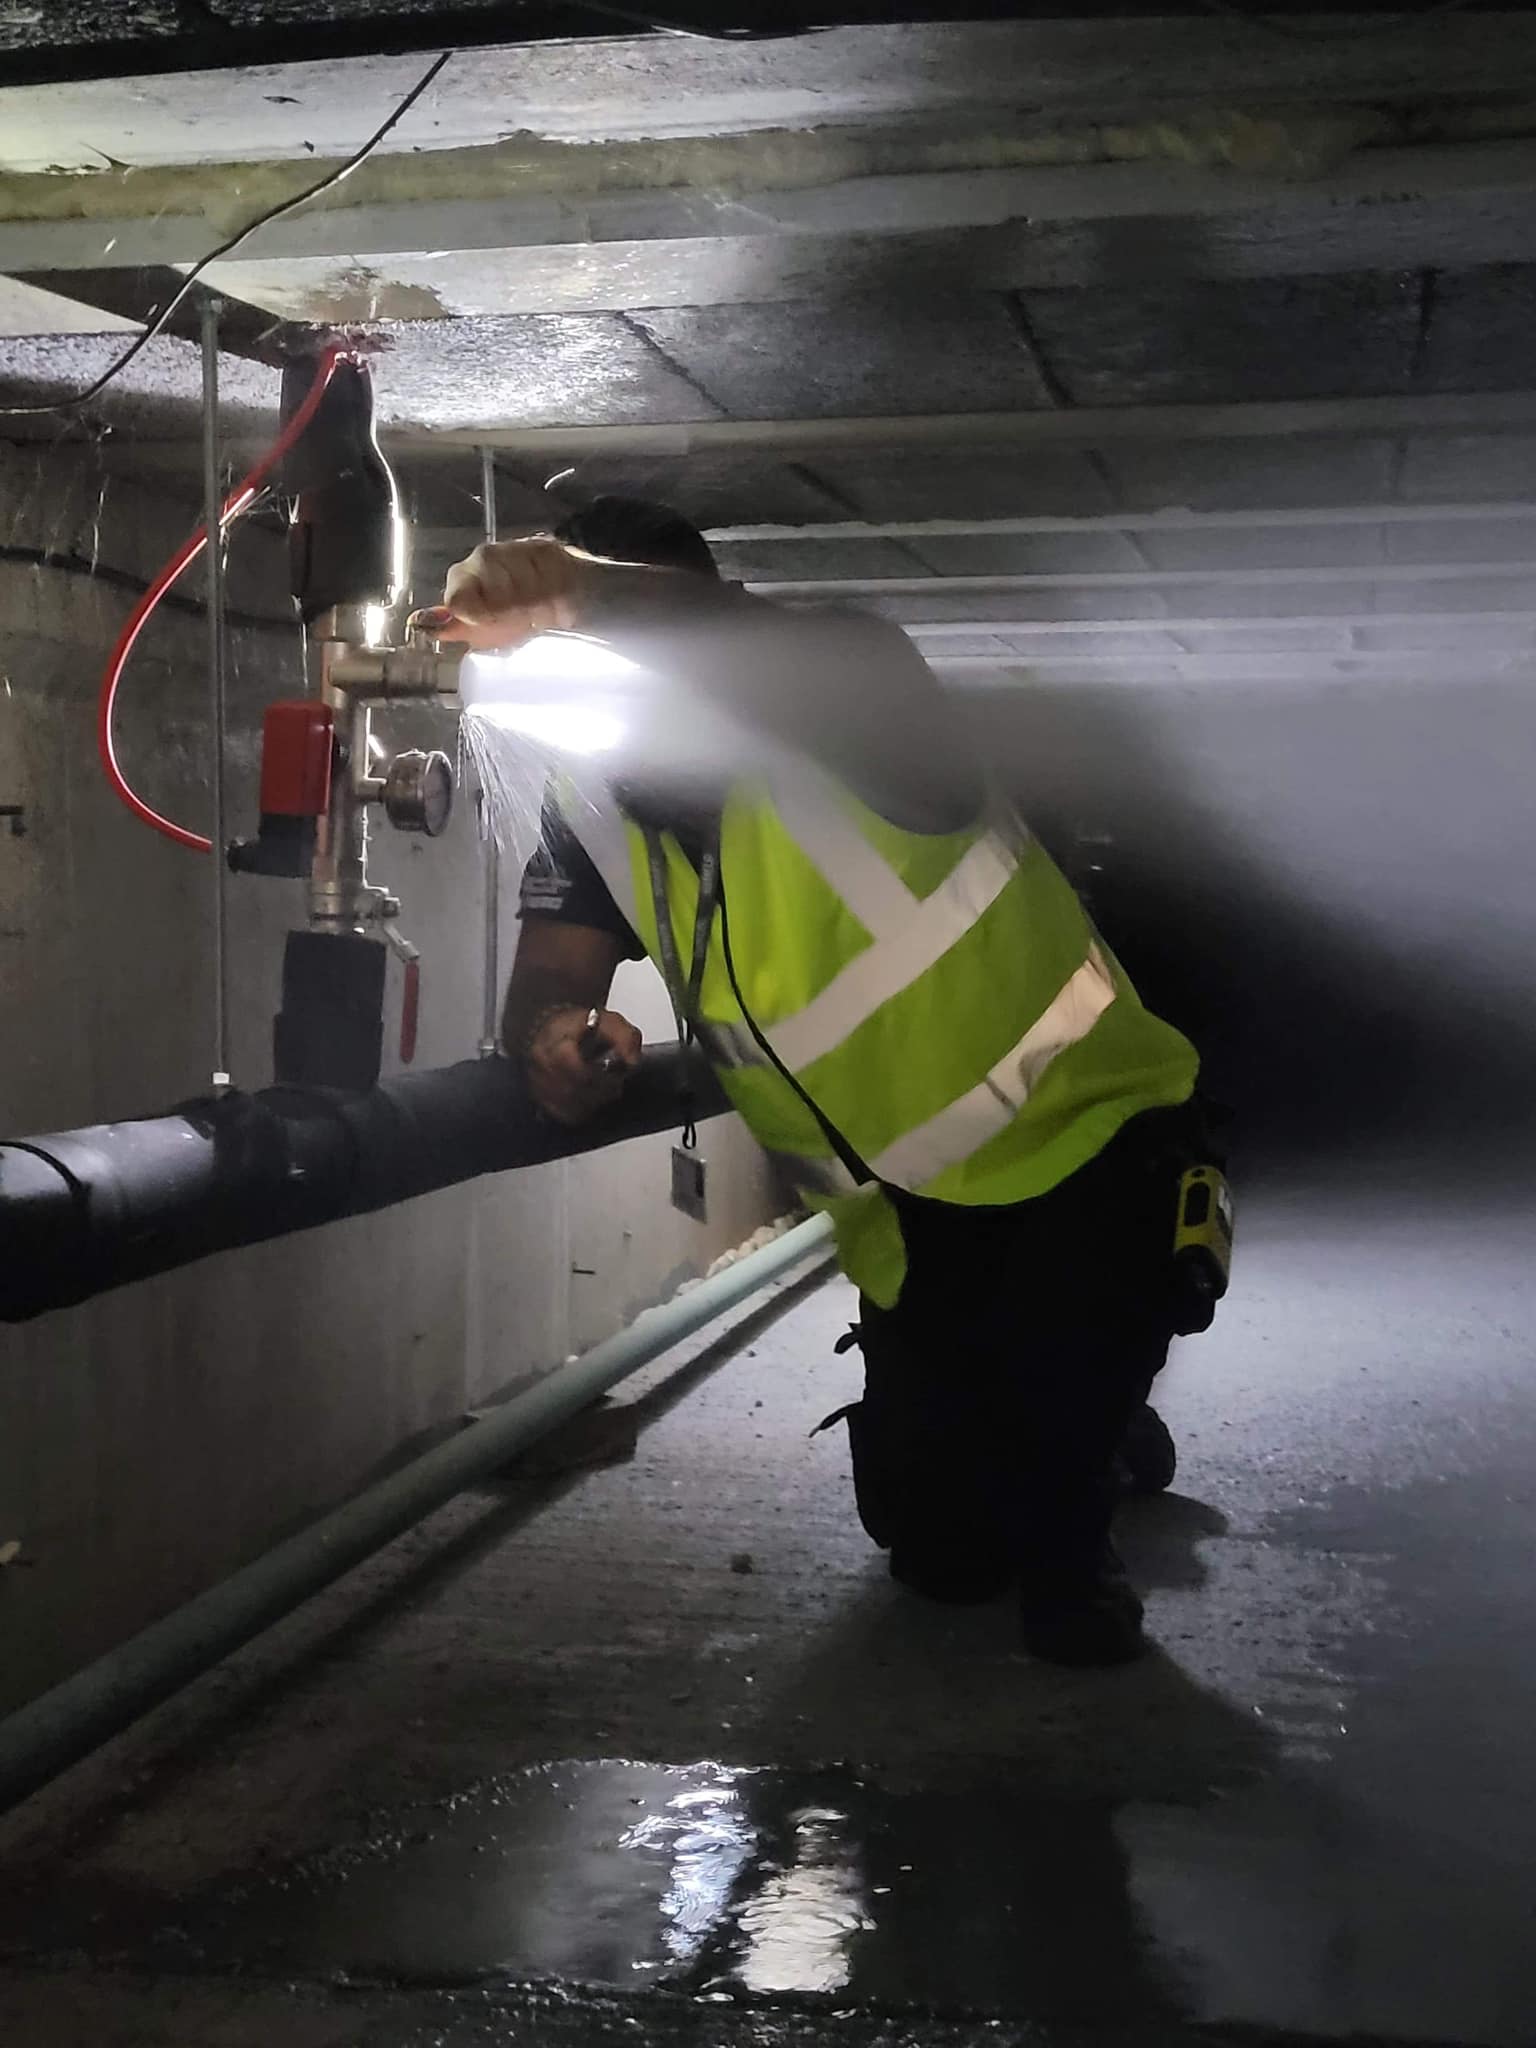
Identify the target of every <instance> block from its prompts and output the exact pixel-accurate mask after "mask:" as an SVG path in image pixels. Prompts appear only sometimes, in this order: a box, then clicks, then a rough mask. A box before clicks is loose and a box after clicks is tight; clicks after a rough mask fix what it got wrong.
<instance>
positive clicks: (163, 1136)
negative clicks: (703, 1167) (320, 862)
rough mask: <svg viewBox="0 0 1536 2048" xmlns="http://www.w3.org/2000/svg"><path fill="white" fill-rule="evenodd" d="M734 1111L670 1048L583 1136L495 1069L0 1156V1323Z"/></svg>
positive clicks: (41, 1142) (272, 1100)
mask: <svg viewBox="0 0 1536 2048" xmlns="http://www.w3.org/2000/svg"><path fill="white" fill-rule="evenodd" d="M728 1106H729V1105H728V1104H727V1101H726V1098H725V1096H724V1093H723V1092H722V1090H721V1088H720V1084H719V1082H718V1081H717V1080H716V1079H715V1077H714V1075H713V1074H712V1073H711V1071H710V1069H709V1067H708V1066H707V1064H706V1063H705V1062H704V1060H703V1059H702V1058H701V1057H700V1056H699V1054H698V1053H696V1052H692V1053H687V1054H685V1053H684V1052H683V1050H682V1049H681V1048H680V1047H679V1046H676V1045H669V1046H660V1047H652V1048H651V1049H650V1050H648V1051H647V1052H646V1053H645V1054H644V1056H643V1059H642V1062H641V1066H640V1070H639V1072H638V1073H636V1074H635V1075H634V1076H633V1077H632V1078H631V1079H630V1081H629V1084H628V1086H627V1088H626V1090H625V1093H624V1097H623V1100H622V1102H620V1103H619V1104H618V1105H617V1106H616V1107H615V1108H614V1109H612V1110H611V1111H608V1112H606V1113H605V1114H604V1115H602V1116H599V1117H597V1118H594V1119H593V1121H592V1122H591V1123H590V1124H586V1125H583V1126H582V1127H581V1128H580V1129H571V1128H569V1127H568V1126H566V1125H563V1124H557V1123H554V1122H552V1121H550V1120H549V1119H548V1118H547V1117H545V1116H543V1115H542V1114H541V1113H540V1112H539V1110H538V1109H537V1108H536V1107H535V1106H534V1104H533V1102H532V1100H531V1098H530V1097H529V1094H528V1090H527V1086H526V1083H525V1081H524V1079H523V1074H522V1070H521V1068H520V1067H519V1066H517V1065H516V1064H515V1063H514V1062H512V1061H511V1060H508V1059H505V1058H495V1059H473V1060H462V1061H460V1062H459V1064H458V1065H457V1066H452V1067H439V1068H437V1069H435V1070H434V1071H432V1072H428V1073H422V1074H406V1075H401V1076H399V1077H397V1078H394V1079H391V1080H388V1081H383V1082H380V1084H379V1085H378V1086H377V1087H376V1088H372V1089H370V1090H369V1091H368V1092H367V1093H366V1094H362V1095H343V1094H339V1093H335V1092H332V1091H329V1090H325V1089H318V1088H303V1089H300V1088H267V1089H264V1090H262V1091H261V1093H259V1094H256V1095H245V1094H241V1093H239V1092H238V1091H235V1092H231V1093H228V1094H225V1095H221V1096H218V1097H213V1096H210V1097H206V1098H203V1099H200V1100H198V1101H194V1102H188V1103H184V1104H183V1105H182V1106H181V1107H180V1108H179V1109H175V1110H172V1111H170V1112H168V1113H167V1114H166V1115H164V1116H155V1117H145V1118H141V1119H138V1120H136V1121H134V1122H131V1123H116V1124H88V1125H86V1126H84V1127H83V1128H82V1129H80V1130H77V1131H59V1132H55V1133H52V1134H51V1135H48V1136H45V1137H36V1138H27V1139H23V1140H16V1141H0V1321H5V1322H9V1323H18V1322H25V1321H27V1320H28V1319H29V1318H31V1317H32V1316H38V1315H43V1314H45V1313H46V1312H47V1311H48V1310H50V1309H57V1308H68V1307H70V1306H72V1305H73V1304H74V1303H76V1302H82V1301H88V1300H90V1298H91V1297H92V1296H93V1295H97V1294H104V1293H106V1292H107V1291H108V1290H109V1289H111V1288H114V1287H122V1286H125V1285H126V1284H127V1283H128V1282H130V1281H133V1280H143V1279H146V1278H148V1276H149V1275H150V1274H152V1273H166V1272H169V1271H171V1270H172V1269H173V1268H174V1267H177V1266H186V1265H190V1264H191V1263H192V1262H193V1261H194V1260H195V1259H202V1258H206V1257H207V1256H208V1255H209V1253H210V1252H219V1251H230V1250H233V1249H234V1248H235V1247H236V1246H239V1245H246V1244H260V1243H263V1242H264V1241H265V1240H266V1239H268V1238H273V1237H285V1236H287V1235H289V1234H290V1233H291V1232H293V1231H296V1230H312V1229H314V1228H315V1226H316V1225H317V1224H321V1223H331V1222H334V1221H336V1220H337V1219H338V1218H340V1217H343V1216H364V1215H368V1214H370V1213H371V1212H372V1211H373V1210H375V1209H387V1208H390V1207H392V1206H393V1205H394V1204H395V1203H397V1202H407V1201H410V1200H411V1199H412V1198H413V1197H414V1196H416V1195H425V1194H431V1193H432V1192H433V1191H434V1190H436V1189H438V1188H446V1187H452V1186H454V1185H456V1184H457V1183H458V1182H460V1181H467V1180H475V1179H477V1178H479V1176H480V1175H482V1174H487V1173H504V1172H506V1171H507V1170H508V1169H509V1168H512V1167H518V1166H538V1165H541V1164H543V1163H544V1162H545V1161H546V1160H551V1159H565V1158H570V1157H572V1156H573V1155H575V1154H576V1153H580V1152H590V1151H593V1150H595V1149H597V1148H598V1147H600V1146H604V1145H612V1144H616V1143H618V1142H619V1141H620V1140H622V1139H625V1138H636V1137H641V1136H644V1135H646V1134H647V1133H649V1132H653V1131H661V1130H666V1129H669V1128H674V1127H675V1128H680V1127H681V1126H682V1124H684V1123H685V1122H687V1121H689V1120H690V1119H692V1120H695V1121H697V1120H698V1119H700V1118H702V1117H707V1116H715V1115H718V1114H719V1113H720V1112H721V1111H723V1110H724V1109H726V1108H727V1107H728Z"/></svg>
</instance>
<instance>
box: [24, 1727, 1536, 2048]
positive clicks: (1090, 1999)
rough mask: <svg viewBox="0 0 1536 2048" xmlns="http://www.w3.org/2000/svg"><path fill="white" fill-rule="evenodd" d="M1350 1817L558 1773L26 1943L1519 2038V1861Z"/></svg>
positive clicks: (1525, 1968) (1263, 1802)
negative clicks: (1401, 1834) (1350, 1821)
mask: <svg viewBox="0 0 1536 2048" xmlns="http://www.w3.org/2000/svg"><path fill="white" fill-rule="evenodd" d="M1337 1822H1338V1815H1337V1813H1336V1811H1335V1810H1334V1809H1333V1808H1332V1806H1331V1804H1330V1802H1329V1801H1328V1799H1327V1797H1326V1794H1325V1792H1324V1790H1323V1788H1322V1787H1321V1786H1320V1785H1319V1784H1317V1783H1315V1782H1312V1783H1309V1782H1308V1780H1307V1779H1305V1778H1298V1779H1293V1780H1291V1781H1289V1782H1283V1781H1274V1780H1271V1781H1268V1782H1263V1781H1259V1780H1255V1781H1254V1782H1253V1783H1252V1784H1250V1785H1249V1786H1247V1787H1236V1788H1232V1789H1230V1790H1229V1791H1228V1792H1226V1793H1225V1794H1224V1795H1217V1794H1216V1793H1215V1792H1214V1791H1213V1792H1212V1794H1211V1795H1210V1796H1209V1797H1208V1798H1207V1799H1206V1800H1205V1801H1204V1802H1202V1803H1201V1804H1198V1805H1193V1806H1176V1805H1165V1804H1155V1803H1152V1802H1128V1803H1121V1804H1114V1803H1111V1802H1107V1801H1106V1802H1094V1801H1087V1800H1083V1799H1061V1798H1055V1799H1053V1798H1048V1797H1047V1798H1042V1797H1041V1796H1040V1794H1039V1793H1038V1792H1037V1791H1032V1790H1031V1789H1030V1788H1029V1787H1027V1786H1025V1785H1021V1784H1017V1783H1015V1784H1012V1785H1009V1784H1005V1783H1000V1782H996V1781H995V1780H994V1781H992V1782H988V1783H986V1784H984V1785H980V1786H975V1785H973V1786H971V1787H970V1788H969V1789H967V1788H965V1787H958V1788H957V1787H955V1786H950V1787H948V1788H946V1789H940V1788H937V1787H907V1788H900V1787H897V1786H895V1785H885V1784H881V1783H876V1782H873V1781H872V1780H871V1779H869V1778H865V1777H861V1776H859V1775H857V1774H855V1773H854V1772H852V1771H851V1770H846V1769H838V1770H827V1771H821V1772H813V1773H787V1772H780V1771H768V1770H746V1769H738V1768H732V1767H726V1766H722V1765H718V1764H713V1763H699V1764H693V1765H688V1766H681V1767H668V1766H661V1765H656V1764H645V1763H632V1762H623V1761H615V1760H605V1761H597V1762H576V1763H563V1764H554V1765H547V1766H542V1767H539V1768H537V1769H533V1770H530V1771H525V1772H520V1773H518V1774H516V1775H513V1776H509V1777H507V1778H505V1779H503V1780H499V1781H497V1782H494V1783H491V1784H488V1785H485V1786H483V1787H481V1788H479V1789H477V1790H476V1791H474V1792H472V1793H468V1794H466V1795H464V1796H463V1797H461V1798H458V1799H456V1800H452V1801H449V1802H447V1803H445V1804H444V1805H443V1806H441V1807H438V1808H431V1809H418V1810H416V1811H415V1812H413V1813H411V1814H410V1815H408V1816H406V1817H404V1819H403V1821H402V1823H401V1825H400V1826H399V1827H398V1828H393V1829H390V1830H388V1831H387V1832H384V1833H381V1834H379V1835H377V1836H374V1837H372V1838H371V1839H368V1840H365V1841H362V1842H359V1843H355V1844H352V1845H348V1846H345V1847H338V1848H336V1849H334V1850H330V1851H327V1852H326V1853H324V1854H323V1855H321V1856H319V1857H316V1858H313V1859H310V1860H308V1861H305V1862H299V1863H295V1864H292V1865H289V1866H287V1867H286V1868H285V1869H283V1870H281V1871H277V1872H274V1873H272V1874H271V1875H270V1876H267V1875H263V1876H262V1877H260V1878H257V1879H254V1880H247V1881H242V1882H239V1883H237V1884H234V1885H231V1886H229V1887H227V1888H224V1889H222V1890H221V1891H220V1892H218V1893H217V1894H215V1895H213V1896H212V1897H207V1898H204V1899H200V1900H198V1901H196V1902H195V1903H193V1902H185V1901H183V1902H175V1901H167V1900H166V1899H164V1898H153V1897H151V1896H150V1895H148V1894H145V1893H139V1894H137V1895H136V1896H135V1897H133V1898H131V1899H129V1898H124V1897H122V1896H118V1897H116V1898H114V1899H98V1900H96V1901H94V1902H90V1901H87V1900H85V1899H82V1898H80V1897H78V1896H77V1897H76V1898H74V1899H73V1900H72V1901H70V1902H65V1901H63V1900H59V1899H56V1900H55V1901H54V1905H53V1908H52V1909H50V1908H49V1907H47V1906H46V1905H43V1903H42V1902H39V1905H40V1907H41V1910H42V1912H43V1914H44V1916H45V1917H46V1918H48V1919H51V1920H52V1921H53V1925H52V1927H51V1929H47V1930H45V1929H43V1928H39V1927H36V1926H34V1927H33V1928H32V1929H31V1930H28V1932H29V1933H30V1935H31V1937H32V1940H31V1943H30V1944H29V1945H31V1946H33V1947H34V1950H35V1948H36V1947H37V1946H40V1947H41V1948H42V1949H43V1950H45V1951H46V1950H49V1949H52V1950H53V1951H54V1952H55V1953H57V1951H58V1949H59V1948H60V1947H61V1946H65V1945H67V1944H69V1943H70V1942H71V1941H72V1940H78V1939H79V1938H80V1935H81V1934H82V1932H83V1930H82V1929H81V1928H80V1927H79V1926H78V1925H77V1926H76V1927H75V1928H74V1929H73V1932H72V1933H70V1932H68V1931H66V1930H64V1929H62V1928H61V1927H60V1925H59V1915H60V1914H63V1915H67V1916H69V1915H79V1914H82V1913H83V1914H84V1916H85V1918H86V1919H87V1920H89V1922H90V1923H91V1931H90V1933H89V1935H88V1936H87V1937H86V1938H87V1940H88V1941H89V1944H90V1946H91V1947H92V1948H93V1949H94V1950H95V1952H96V1953H97V1955H98V1956H102V1955H103V1941H102V1937H103V1934H104V1933H105V1932H107V1930H110V1933H108V1935H107V1940H106V1944H105V1946H106V1950H107V1952H108V1959H111V1960H116V1961H125V1962H127V1963H129V1964H130V1965H138V1964H142V1963H144V1962H146V1961H150V1962H152V1963H153V1965H154V1966H155V1967H156V1968H160V1969H164V1968H165V1967H167V1966H169V1967H171V1968H174V1969H178V1970H183V1969H184V1970H192V1971H204V1970H207V1969H209V1968H212V1969H214V1970H216V1971H225V1970H230V1969H234V1970H239V1971H254V1972H256V1973H257V1974H259V1975H260V1976H262V1977H268V1978H270V1977H278V1978H283V1979H289V1978H305V1979H312V1980H322V1981H330V1982H333V1983H354V1984H366V1983H384V1984H389V1985H396V1986H406V1985H436V1986H449V1987H457V1986H464V1985H471V1984H478V1985H482V1986H483V1985H495V1984H497V1983H498V1982H508V1983H517V1982H522V1981H526V1980H530V1979H533V1980H539V1979H545V1980H558V1981H560V1982H563V1983H566V1984H570V1985H584V1986H589V1987H608V1986H616V1987H619V1988H620V1989H622V1990H626V1991H636V1990H640V1991H643V1990H644V1989H645V1988H646V1987H648V1986H665V1987H666V1988H668V1989H670V1990H673V1991H682V1992H684V1993H686V1994H691V1995H693V1996H695V1997H699V1998H704V1999H710V1998H721V1999H726V1998H732V1997H735V1996H739V1995H749V1996H754V1997H762V1998H769V1999H771V1998H773V1997H775V1996H778V1995H784V1994H796V1995H807V1994H809V1995H811V1996H813V1997H822V1998H827V1999H830V2001H831V2002H832V2003H833V2005H834V2006H837V2005H839V2004H840V2002H841V2001H842V2000H844V1999H846V2000H847V2001H848V2002H849V2004H850V2005H858V2006H861V2007H874V2008H876V2009H884V2010H901V2009H916V2010H920V2011H924V2012H932V2013H940V2014H948V2015H951V2016H954V2015H960V2014H964V2013H974V2014H979V2015H983V2016H985V2015H992V2014H996V2015H1001V2016H1010V2015H1018V2014H1021V2013H1027V2014H1029V2015H1030V2017H1031V2018H1032V2019H1033V2020H1035V2021H1038V2022H1049V2021H1072V2022H1077V2023H1079V2024H1084V2023H1086V2024H1093V2023H1094V2022H1104V2023H1110V2022H1117V2023H1118V2022H1126V2021H1130V2020H1135V2019H1140V2020H1143V2021H1145V2020H1147V2019H1149V2018H1157V2017H1160V2016H1161V2017H1166V2018H1169V2019H1173V2018H1182V2019H1189V2020H1194V2021H1197V2022H1205V2021H1216V2020H1243V2021H1248V2022H1258V2023H1263V2024H1268V2025H1272V2026H1276V2027H1286V2028H1294V2029H1296V2030H1297V2031H1299V2032H1305V2033H1308V2034H1316V2035H1318V2036H1321V2037H1327V2036H1345V2035H1349V2034H1354V2033H1358V2032H1363V2031H1370V2032H1373V2033H1382V2034H1388V2033H1389V2034H1391V2035H1393V2036H1394V2037H1396V2038H1400V2039H1403V2040H1425V2041H1429V2040H1445V2039H1449V2038H1456V2039H1461V2040H1466V2041H1476V2042H1479V2043H1489V2044H1499V2048H1503V2044H1505V2043H1508V2044H1511V2048H1512V2044H1514V2043H1516V2042H1523V2041H1524V2040H1526V2039H1528V2038H1529V2037H1528V2033H1527V2031H1526V2029H1525V2019H1524V2017H1523V2016H1524V2015H1526V2014H1528V2013H1529V2012H1530V2010H1531V2009H1532V2007H1533V2003H1536V1950H1533V1949H1532V1947H1531V1945H1530V1944H1529V1943H1526V1942H1523V1941H1522V1938H1521V1933H1520V1928H1521V1926H1522V1925H1524V1924H1526V1923H1528V1919H1529V1911H1528V1907H1527V1906H1526V1905H1525V1904H1524V1903H1523V1901H1522V1898H1521V1896H1520V1888H1519V1886H1518V1884H1515V1885H1512V1884H1511V1883H1510V1875H1511V1873H1510V1872H1509V1870H1508V1869H1507V1868H1505V1867H1502V1866H1501V1864H1500V1862H1499V1860H1498V1858H1497V1857H1496V1856H1489V1857H1487V1858H1486V1859H1469V1858H1468V1857H1467V1856H1466V1855H1465V1854H1464V1853H1459V1854H1451V1855H1450V1857H1449V1860H1448V1862H1447V1864H1446V1867H1445V1869H1444V1872H1443V1884H1442V1885H1441V1887H1440V1888H1439V1889H1438V1892H1437V1891H1436V1889H1435V1888H1433V1887H1430V1888H1426V1886H1425V1885H1424V1883H1423V1873H1422V1870H1415V1869H1414V1868H1413V1867H1412V1859H1411V1858H1409V1857H1408V1856H1406V1855H1405V1854H1404V1848H1403V1843H1402V1842H1401V1841H1399V1840H1398V1839H1396V1838H1395V1837H1394V1836H1393V1835H1392V1834H1391V1833H1390V1832H1387V1833H1381V1832H1379V1831H1378V1832H1377V1833H1375V1835H1374V1836H1373V1837H1372V1838H1371V1839H1365V1838H1357V1839H1355V1840H1353V1841H1351V1840H1348V1839H1345V1836H1344V1835H1343V1834H1341V1832H1340V1830H1339V1828H1338V1825H1337ZM1345 1832H1346V1833H1347V1831H1345ZM14 1931H21V1930H19V1929H18V1928H16V1927H15V1924H14V1923H13V1932H14ZM39 1936H41V1937H42V1939H41V1942H40V1943H39V1942H38V1937H39ZM24 1938H25V1934H24ZM0 1945H3V1944H0ZM1522 1956H1523V1957H1524V1958H1525V1960H1523V1961H1522V1960H1521V1958H1522ZM1456 2019H1459V2020H1460V2021H1461V2023H1462V2024H1461V2025H1460V2026H1458V2025H1455V2024H1454V2020H1456ZM1469 2022H1470V2024H1468V2023H1469Z"/></svg>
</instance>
